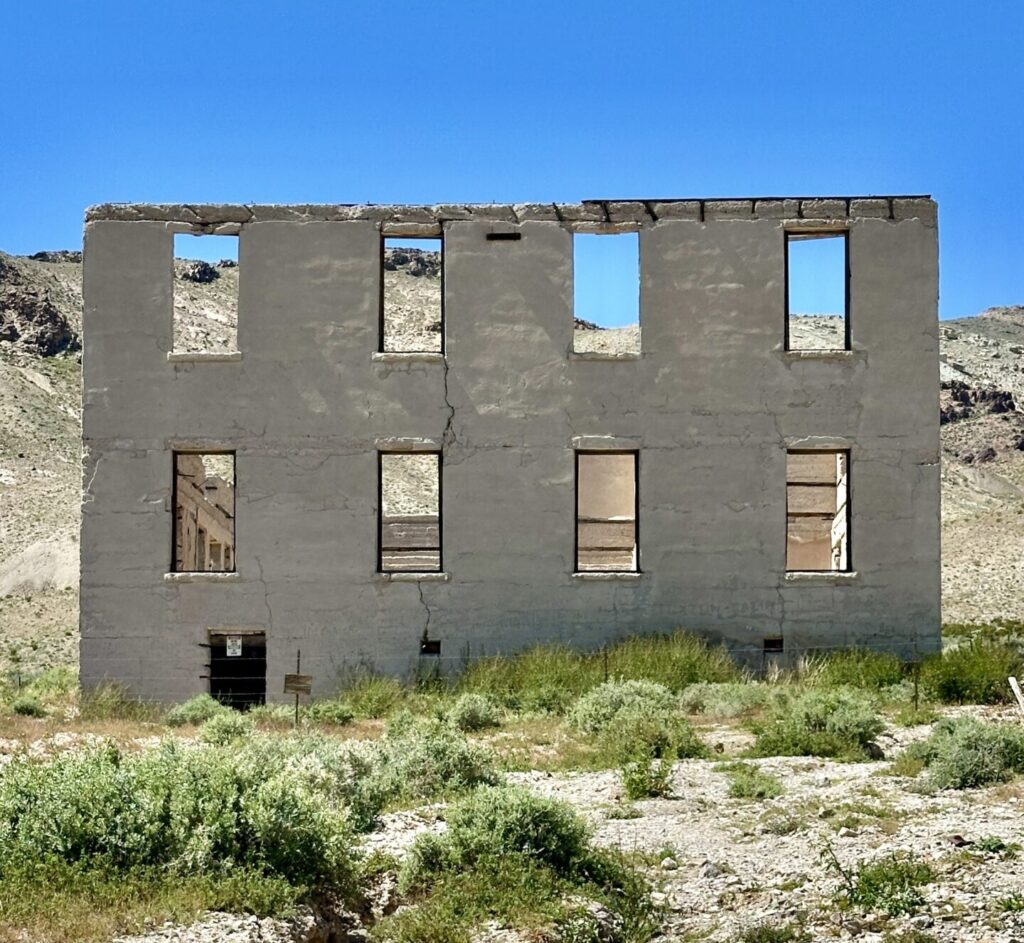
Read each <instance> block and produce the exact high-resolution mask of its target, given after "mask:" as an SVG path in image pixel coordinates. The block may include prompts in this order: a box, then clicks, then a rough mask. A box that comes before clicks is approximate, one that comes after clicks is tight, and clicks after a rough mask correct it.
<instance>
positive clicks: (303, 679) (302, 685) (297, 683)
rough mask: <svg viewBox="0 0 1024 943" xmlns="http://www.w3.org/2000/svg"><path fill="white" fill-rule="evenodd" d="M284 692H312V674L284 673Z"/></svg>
mask: <svg viewBox="0 0 1024 943" xmlns="http://www.w3.org/2000/svg"><path fill="white" fill-rule="evenodd" d="M284 693H285V694H296V695H297V694H312V693H313V676H312V675H298V674H295V675H285V676H284Z"/></svg>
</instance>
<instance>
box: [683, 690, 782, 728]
mask: <svg viewBox="0 0 1024 943" xmlns="http://www.w3.org/2000/svg"><path fill="white" fill-rule="evenodd" d="M776 690H777V689H776V688H775V687H774V686H772V685H768V684H758V683H757V682H754V681H711V682H706V681H700V682H698V683H697V684H691V685H689V687H686V688H684V689H683V693H682V694H681V695H680V697H679V703H680V706H681V707H682V709H683V710H684V711H686V712H687V713H688V714H707V715H708V716H709V717H719V718H723V719H728V718H732V717H739V716H741V715H743V714H749V713H752V712H754V711H757V710H760V709H761V708H763V707H766V706H767V705H768V704H769V703H771V701H772V699H773V698H774V697H775V693H776Z"/></svg>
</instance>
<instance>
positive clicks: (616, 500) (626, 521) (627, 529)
mask: <svg viewBox="0 0 1024 943" xmlns="http://www.w3.org/2000/svg"><path fill="white" fill-rule="evenodd" d="M637 462H638V453H637V452H577V453H576V570H577V572H581V573H582V572H589V571H597V572H601V571H608V572H621V571H636V570H637V569H638V568H639V567H638V555H637V486H636V482H637Z"/></svg>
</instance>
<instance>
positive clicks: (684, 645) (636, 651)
mask: <svg viewBox="0 0 1024 943" xmlns="http://www.w3.org/2000/svg"><path fill="white" fill-rule="evenodd" d="M591 657H593V658H599V657H600V656H599V655H597V656H591ZM607 667H608V672H609V674H610V675H611V676H612V677H617V678H634V679H642V680H646V681H653V682H655V683H657V684H661V685H664V686H665V687H666V688H668V689H669V690H670V691H674V692H676V693H678V692H680V691H682V690H683V688H685V687H686V686H687V685H690V684H696V683H697V682H700V681H705V682H724V681H739V680H741V679H742V672H741V671H740V669H739V667H738V666H737V665H736V662H734V661H733V660H732V658H731V656H730V655H729V653H728V651H727V650H726V649H725V648H724V647H723V646H713V645H709V644H708V643H707V642H706V641H705V640H704V639H702V638H700V637H699V636H697V635H691V634H689V633H688V632H684V631H682V630H678V631H676V632H673V633H672V634H670V635H640V636H633V637H631V638H627V639H625V640H624V641H622V642H620V643H619V644H617V645H614V646H612V647H611V648H610V649H609V650H608V655H607Z"/></svg>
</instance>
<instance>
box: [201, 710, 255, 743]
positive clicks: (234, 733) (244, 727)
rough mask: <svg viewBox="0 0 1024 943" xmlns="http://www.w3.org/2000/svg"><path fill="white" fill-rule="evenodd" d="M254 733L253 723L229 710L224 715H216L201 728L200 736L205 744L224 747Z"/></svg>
mask: <svg viewBox="0 0 1024 943" xmlns="http://www.w3.org/2000/svg"><path fill="white" fill-rule="evenodd" d="M252 731H253V723H252V721H251V720H250V719H249V718H248V717H247V716H246V715H245V714H239V713H238V712H237V711H233V710H228V711H225V712H224V713H223V714H214V716H213V717H211V718H210V719H209V720H207V721H205V722H204V723H203V724H202V725H200V727H199V731H198V736H199V739H200V740H202V741H203V742H204V743H211V744H213V745H214V746H224V745H225V744H228V743H231V742H232V741H234V740H239V739H241V738H242V737H248V736H249V734H251V733H252Z"/></svg>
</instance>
